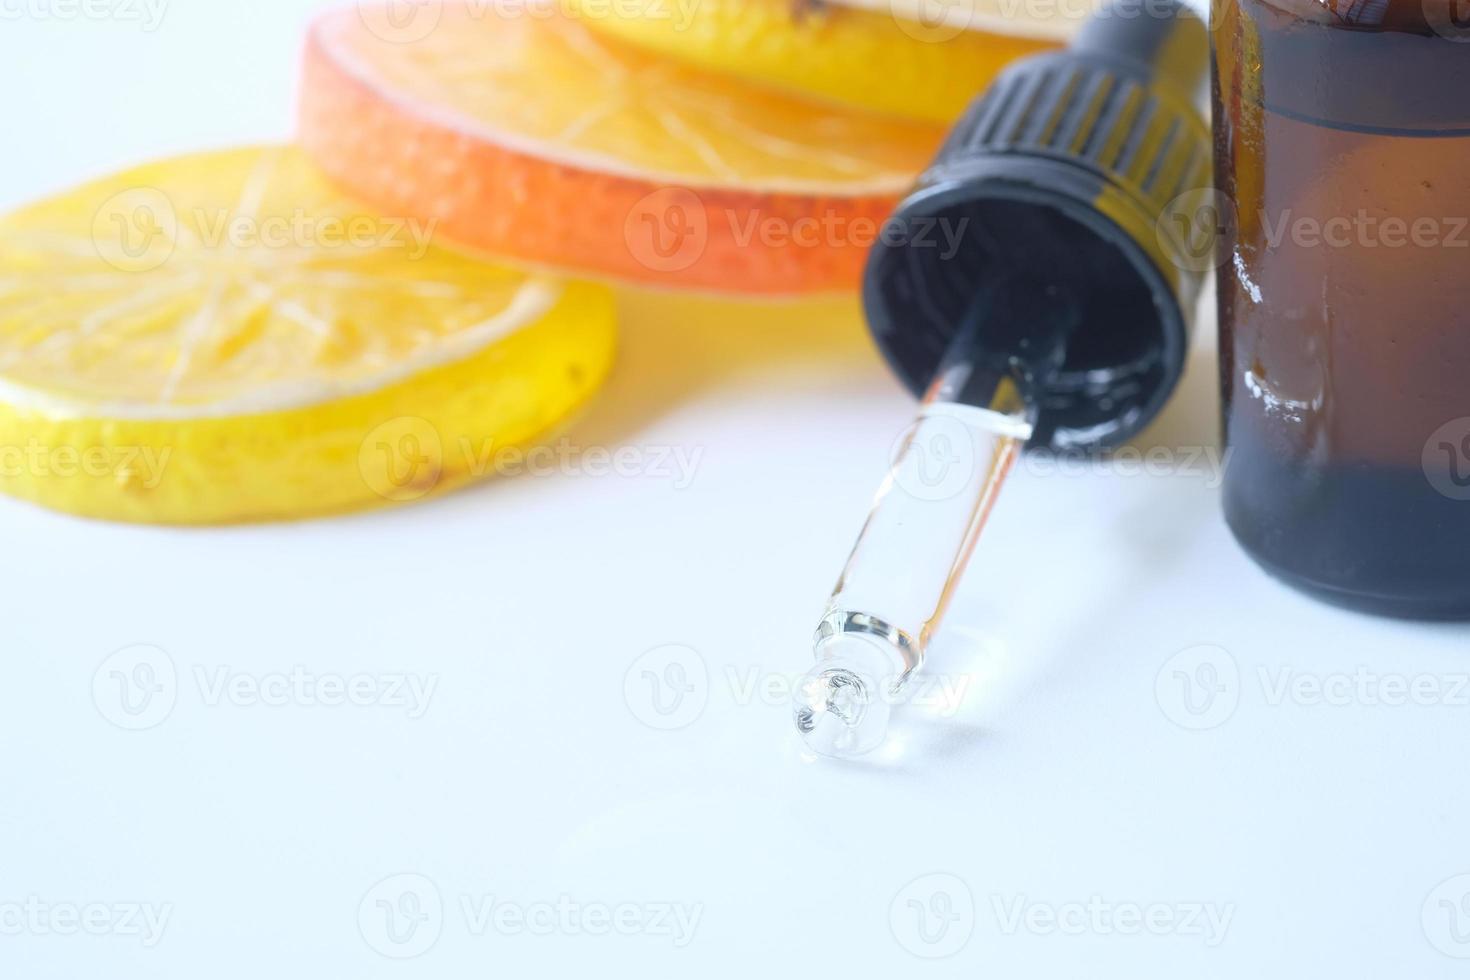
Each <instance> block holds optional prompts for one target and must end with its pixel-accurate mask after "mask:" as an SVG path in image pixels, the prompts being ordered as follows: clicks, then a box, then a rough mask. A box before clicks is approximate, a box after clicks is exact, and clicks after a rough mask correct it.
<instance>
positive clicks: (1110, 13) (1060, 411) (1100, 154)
mask: <svg viewBox="0 0 1470 980" xmlns="http://www.w3.org/2000/svg"><path fill="white" fill-rule="evenodd" d="M1208 69H1209V50H1208V34H1207V31H1206V29H1205V26H1204V24H1203V23H1202V22H1201V21H1200V19H1199V18H1198V17H1197V16H1196V15H1195V14H1194V13H1193V12H1192V11H1190V10H1189V9H1188V8H1186V7H1183V6H1181V5H1179V4H1177V3H1175V2H1174V0H1118V2H1114V3H1112V4H1111V5H1110V6H1107V7H1104V8H1103V9H1102V10H1101V11H1099V13H1097V14H1096V15H1094V18H1093V19H1092V20H1091V21H1090V22H1089V23H1088V24H1087V26H1086V27H1085V28H1084V29H1083V30H1082V32H1081V33H1080V35H1079V36H1078V39H1077V41H1076V42H1075V43H1074V44H1073V45H1072V46H1071V47H1070V48H1068V49H1067V50H1064V51H1059V52H1055V53H1051V54H1046V55H1041V56H1039V57H1035V58H1031V59H1027V60H1026V61H1022V62H1018V63H1017V64H1015V65H1013V66H1012V67H1011V68H1010V69H1009V70H1007V71H1006V72H1005V73H1004V74H1002V75H1001V77H1000V78H998V79H997V80H996V82H995V83H994V85H992V86H991V88H990V89H989V91H987V92H986V93H985V94H984V95H983V96H981V98H980V99H979V100H977V101H976V102H975V103H974V104H973V105H972V106H971V107H970V109H969V111H968V112H967V113H966V114H965V116H964V118H963V119H962V120H961V121H960V123H959V124H958V125H957V126H956V127H955V129H954V130H953V132H952V133H951V134H950V136H949V139H948V140H947V141H946V143H945V145H944V147H943V149H942V150H941V151H940V153H939V156H938V157H937V158H936V159H935V161H934V163H933V165H932V166H931V167H930V169H929V170H928V171H927V172H926V173H925V174H924V175H923V176H922V177H921V178H920V180H919V182H918V184H917V185H916V187H915V188H914V190H913V191H912V192H911V193H910V195H909V196H908V197H907V198H906V199H905V200H904V202H903V203H902V204H901V205H900V207H899V209H898V210H897V211H896V212H895V214H894V215H893V217H892V218H891V219H890V225H889V229H888V231H887V232H886V233H885V235H884V236H883V238H882V241H881V242H880V244H878V245H877V246H875V248H874V250H873V253H872V255H871V256H870V259H869V265H868V270H867V277H866V281H865V286H864V301H865V304H866V307H867V315H868V322H869V325H870V327H871V328H872V331H873V333H874V336H875V338H876V339H877V342H878V344H879V346H880V347H881V349H882V350H883V353H884V355H885V356H886V357H887V358H888V360H889V362H890V364H891V365H892V366H893V368H894V370H895V371H896V372H897V373H898V374H899V376H900V377H901V378H902V379H903V381H904V382H905V383H906V384H907V385H908V387H909V388H910V389H912V390H913V391H914V392H915V393H916V394H922V393H923V392H924V390H925V389H926V388H927V387H928V386H929V384H930V381H931V380H932V379H933V377H934V374H935V371H936V369H937V368H938V366H939V364H940V361H941V359H942V358H943V357H944V355H945V353H946V350H947V349H948V348H949V346H950V343H951V341H952V340H953V338H954V337H955V335H956V334H957V333H959V332H960V329H961V327H962V326H963V325H964V323H965V320H966V317H967V316H969V315H972V311H974V310H975V309H976V308H977V304H976V298H977V296H980V295H982V294H983V293H984V292H985V291H986V290H987V288H989V287H991V286H997V285H998V284H1000V283H1003V282H1007V283H1014V282H1015V281H1017V280H1018V279H1022V280H1025V281H1030V282H1036V283H1040V284H1044V285H1046V286H1047V287H1049V288H1050V287H1059V288H1061V289H1063V290H1065V291H1066V292H1067V293H1068V294H1069V295H1070V296H1071V297H1072V298H1073V301H1074V302H1075V304H1076V307H1077V309H1078V310H1080V321H1079V322H1080V325H1079V326H1078V327H1077V328H1076V329H1075V330H1074V332H1073V333H1072V334H1071V337H1070V340H1069V341H1068V344H1067V349H1066V356H1065V360H1064V363H1063V366H1062V368H1061V370H1060V371H1059V372H1056V373H1053V374H1051V375H1050V377H1049V379H1048V380H1047V381H1046V382H1045V385H1044V388H1043V390H1042V391H1041V392H1040V393H1039V400H1040V404H1041V416H1040V420H1039V425H1038V429H1037V433H1036V436H1035V437H1034V438H1033V440H1032V445H1033V446H1050V447H1053V448H1072V447H1086V448H1092V447H1107V446H1113V445H1117V444H1118V443H1120V442H1123V441H1125V440H1126V439H1128V438H1129V437H1131V436H1133V435H1135V434H1136V433H1137V432H1138V431H1139V430H1140V429H1142V428H1143V427H1144V426H1145V425H1147V424H1148V422H1149V421H1150V420H1151V419H1152V418H1153V417H1154V416H1155V415H1156V414H1157V413H1158V411H1159V410H1160V409H1161V408H1162V407H1163V404H1164V402H1165V401H1166V400H1167V399H1168V397H1169V395H1170V394H1171V393H1172V391H1173V389H1174V387H1175V385H1176V384H1177V382H1178V379H1179V376H1180V374H1181V373H1182V371H1183V366H1184V355H1185V349H1186V347H1187V346H1188V337H1189V332H1190V324H1191V321H1192V319H1193V313H1194V310H1195V306H1196V303H1197V300H1198V296H1199V291H1200V288H1201V286H1202V285H1203V281H1204V276H1205V274H1206V272H1207V271H1208V269H1209V268H1210V267H1211V266H1212V265H1213V263H1212V262H1198V261H1192V260H1190V258H1189V257H1188V256H1185V257H1184V260H1183V261H1181V260H1180V257H1179V256H1177V255H1175V254H1174V250H1173V249H1172V248H1171V247H1170V244H1169V236H1168V235H1167V234H1165V233H1164V232H1165V231H1166V230H1167V226H1168V224H1169V223H1170V220H1171V218H1172V217H1173V216H1172V215H1171V213H1170V212H1171V210H1178V209H1180V208H1181V205H1183V206H1189V202H1191V201H1192V200H1197V199H1199V198H1200V195H1204V196H1205V198H1204V200H1205V203H1209V200H1210V199H1209V198H1208V195H1209V188H1210V167H1211V144H1210V133H1209V130H1208V128H1207V126H1206V125H1205V123H1204V120H1203V119H1202V117H1201V113H1200V109H1199V106H1200V104H1201V103H1202V101H1203V89H1204V85H1205V82H1206V79H1207V77H1208ZM1186 217H1187V218H1189V219H1190V220H1192V219H1193V215H1187V216H1186ZM947 243H948V244H947ZM982 305H983V304H982ZM1045 327H1046V325H1045V324H1038V325H1037V329H1038V330H1044V329H1045ZM969 333H970V335H971V336H974V337H975V338H976V339H975V343H977V344H979V345H982V346H983V345H985V344H986V339H987V336H988V335H990V336H994V337H1000V336H1003V335H1004V336H1010V335H1013V334H1014V328H1013V327H1010V326H1008V327H1007V328H1006V329H1001V328H999V327H997V329H996V332H995V333H993V334H992V333H991V332H990V331H987V329H986V326H985V323H984V322H981V323H980V324H979V328H978V329H976V330H974V331H970V332H969ZM996 342H997V343H999V342H1000V341H999V340H997V341H996Z"/></svg>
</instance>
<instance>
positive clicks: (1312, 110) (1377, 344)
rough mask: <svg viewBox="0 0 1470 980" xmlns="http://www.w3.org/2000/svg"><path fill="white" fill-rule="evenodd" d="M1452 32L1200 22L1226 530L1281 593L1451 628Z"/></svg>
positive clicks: (1464, 286)
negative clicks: (1210, 109) (1211, 77)
mask: <svg viewBox="0 0 1470 980" xmlns="http://www.w3.org/2000/svg"><path fill="white" fill-rule="evenodd" d="M1460 6H1461V7H1463V6H1464V5H1463V4H1461V5H1460ZM1467 12H1470V8H1467ZM1456 14H1457V0H1351V2H1348V0H1322V2H1316V0H1273V2H1271V3H1265V2H1261V0H1219V2H1218V3H1217V5H1216V9H1215V22H1214V32H1215V86H1214V95H1215V114H1216V172H1217V178H1216V179H1217V184H1218V188H1219V192H1220V195H1221V197H1222V199H1221V201H1220V202H1219V204H1220V210H1221V212H1222V213H1223V214H1224V215H1225V217H1226V219H1227V220H1226V221H1225V222H1224V226H1223V228H1222V231H1223V238H1224V244H1225V246H1226V248H1225V249H1224V250H1223V251H1222V253H1221V259H1222V262H1221V266H1220V277H1219V280H1220V290H1219V292H1220V324H1221V381H1222V385H1223V389H1224V406H1225V435H1226V442H1227V448H1228V451H1229V453H1230V456H1229V462H1228V469H1227V476H1226V485H1225V509H1226V516H1227V519H1228V520H1229V522H1230V526H1231V528H1232V529H1233V531H1234V532H1235V535H1236V537H1237V538H1238V539H1239V540H1240V541H1241V543H1242V544H1243V545H1244V546H1245V547H1246V549H1247V550H1248V551H1249V552H1250V553H1251V554H1252V555H1253V556H1254V557H1255V558H1256V560H1257V561H1259V562H1260V563H1261V564H1263V565H1264V566H1265V567H1266V568H1267V569H1269V570H1270V571H1271V572H1273V573H1274V574H1276V575H1278V576H1279V577H1281V578H1283V579H1286V580H1287V581H1289V582H1291V583H1292V584H1294V585H1297V586H1299V587H1301V588H1304V589H1307V590H1309V591H1312V592H1315V593H1317V594H1318V595H1320V596H1322V597H1324V598H1327V599H1330V600H1333V601H1337V602H1340V603H1344V604H1348V605H1352V606H1355V607H1358V608H1363V609H1368V610H1371V611H1375V612H1381V613H1387V614H1393V615H1403V616H1413V617H1428V618H1470V19H1467V20H1458V21H1457V20H1456ZM1462 16H1463V15H1462Z"/></svg>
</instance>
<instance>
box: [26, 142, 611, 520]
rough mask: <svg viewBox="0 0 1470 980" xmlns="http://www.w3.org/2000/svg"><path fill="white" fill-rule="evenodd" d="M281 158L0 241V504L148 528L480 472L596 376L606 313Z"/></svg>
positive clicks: (165, 166) (60, 218)
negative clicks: (370, 205) (364, 204)
mask: <svg viewBox="0 0 1470 980" xmlns="http://www.w3.org/2000/svg"><path fill="white" fill-rule="evenodd" d="M434 233H435V228H434V226H433V224H432V223H429V222H423V221H419V220H416V219H411V218H404V219H398V218H394V217H391V216H384V215H374V214H368V213H365V212H364V211H363V210H362V209H361V208H360V207H359V206H357V205H354V204H353V203H351V202H349V201H348V200H346V199H344V198H343V197H341V196H340V194H339V193H338V192H336V191H334V190H333V189H332V188H331V187H330V185H328V184H327V183H326V182H325V181H324V180H323V179H322V178H321V177H320V176H318V174H317V172H316V171H315V169H314V168H313V167H312V166H311V165H310V163H309V162H308V161H307V160H306V158H305V156H304V155H303V154H302V153H300V152H299V151H297V150H295V149H290V148H284V147H270V148H254V149H241V150H230V151H224V152H218V153H207V154H199V155H195V156H186V157H180V158H177V159H171V160H165V161H161V162H158V163H154V164H151V165H148V166H144V167H141V168H138V169H136V170H132V171H129V172H126V173H122V174H118V175H115V176H112V177H108V178H106V179H103V180H100V181H97V182H95V183H91V184H88V185H86V186H83V187H80V188H78V189H76V190H73V191H71V192H69V193H66V194H63V195H61V196H59V197H55V198H52V199H50V200H47V201H44V202H41V203H39V204H35V205H32V206H30V207H27V208H25V209H23V210H21V211H19V212H16V213H14V214H11V215H9V216H8V217H5V218H3V219H0V490H4V491H5V492H7V493H10V494H13V495H15V496H19V497H23V498H26V499H29V500H33V501H36V502H38V503H41V504H44V505H47V506H50V507H54V508H56V509H59V510H65V511H69V512H72V513H77V514H84V515H89V516H95V517H102V518H109V519H115V520H128V521H145V522H157V523H181V524H195V523H221V522H232V521H244V520H259V519H278V518H288V517H298V516H302V515H307V514H317V513H324V512H331V511H339V510H345V509H351V508H356V507H362V506H367V505H371V504H376V503H383V502H386V501H404V500H411V499H416V498H418V497H422V496H425V495H427V494H428V493H431V492H433V491H436V490H442V489H445V488H447V487H451V486H454V485H457V484H460V483H463V482H465V481H466V480H468V479H470V478H472V477H474V476H477V475H485V472H486V464H485V461H486V460H487V459H493V458H494V457H495V455H496V453H495V451H496V450H499V449H503V448H507V447H514V446H516V445H520V444H524V443H525V442H527V441H529V440H531V439H534V438H535V437H536V436H537V435H539V434H541V433H543V432H544V431H545V430H547V429H548V428H549V427H551V426H552V425H554V424H555V423H556V422H557V421H559V420H560V419H562V418H563V417H565V416H566V415H567V414H568V413H569V412H570V411H572V410H573V409H574V408H576V407H577V406H578V405H580V404H581V403H582V402H583V401H584V400H585V399H586V398H587V397H588V395H590V394H591V393H592V391H593V390H594V389H595V388H596V387H597V386H598V384H599V383H600V382H601V380H602V379H603V377H604V376H605V375H606V373H607V371H608V368H609V366H610V364H611V361H612V357H613V350H614V341H615V324H614V301H613V298H612V296H611V294H610V293H609V291H608V290H606V289H605V288H603V287H600V286H594V285H588V284H579V283H563V282H560V281H557V280H555V279H550V278H540V277H536V276H531V275H527V274H526V273H524V272H517V271H511V270H507V269H503V268H499V267H496V266H492V265H487V264H485V263H482V262H477V261H474V260H471V259H467V258H464V257H462V256H459V255H457V254H455V253H452V252H448V251H445V250H442V249H439V248H437V247H435V246H434V244H433V238H434Z"/></svg>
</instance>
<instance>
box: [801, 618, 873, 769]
mask: <svg viewBox="0 0 1470 980" xmlns="http://www.w3.org/2000/svg"><path fill="white" fill-rule="evenodd" d="M838 642H841V640H840V639H839V638H835V637H834V638H831V639H829V640H828V641H827V645H828V646H831V645H834V644H835V643H838ZM846 642H847V644H850V645H853V646H856V645H858V644H862V643H864V641H863V640H861V639H857V638H847V640H846ZM881 667H882V659H881V657H880V656H878V655H877V651H865V650H862V649H854V650H851V651H850V652H839V651H830V655H829V656H826V657H823V658H822V659H821V660H820V661H819V662H818V663H817V665H816V666H815V667H813V668H812V669H811V670H810V671H809V672H808V673H807V675H806V676H805V677H804V678H802V681H801V683H800V684H799V685H797V688H796V691H795V693H794V695H793V697H792V704H791V709H792V717H793V719H794V720H795V722H796V730H797V732H798V733H799V734H800V735H801V737H802V739H803V740H804V741H805V742H806V745H807V747H808V748H810V749H811V750H812V751H813V752H816V753H817V754H818V755H825V756H830V757H833V758H839V759H842V758H852V757H855V756H860V755H865V754H866V753H868V752H871V751H873V750H874V749H876V748H877V747H878V746H880V745H882V744H883V742H884V740H885V739H886V738H887V737H888V719H889V716H890V715H891V714H892V710H893V699H892V697H891V696H890V693H889V692H890V689H891V687H892V679H891V678H890V679H886V680H885V679H884V678H883V677H882V675H881Z"/></svg>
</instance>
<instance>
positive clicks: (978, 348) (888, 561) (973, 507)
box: [792, 277, 1078, 757]
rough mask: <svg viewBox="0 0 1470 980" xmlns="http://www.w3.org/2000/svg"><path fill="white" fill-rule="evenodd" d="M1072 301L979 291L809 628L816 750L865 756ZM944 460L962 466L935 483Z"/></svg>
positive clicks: (1031, 419) (801, 716) (993, 486)
mask: <svg viewBox="0 0 1470 980" xmlns="http://www.w3.org/2000/svg"><path fill="white" fill-rule="evenodd" d="M1077 319H1078V312H1077V305H1076V304H1075V303H1074V302H1072V301H1071V300H1070V298H1069V297H1067V296H1066V295H1064V294H1063V293H1061V291H1059V290H1058V289H1057V288H1056V287H1053V286H1048V285H1042V284H1038V283H1036V282H1035V281H1034V280H1031V279H1029V278H1025V277H1011V278H1008V279H1006V280H1004V281H1002V282H1000V283H999V284H997V285H995V286H993V287H992V288H990V289H988V290H985V291H983V292H982V294H981V295H980V296H979V297H978V298H977V300H976V302H975V304H974V305H973V307H972V309H971V311H970V315H969V316H968V317H967V318H966V325H965V327H964V328H963V329H962V330H961V331H960V332H959V333H958V334H957V335H956V336H955V338H954V339H953V341H952V342H951V344H950V347H949V350H948V352H947V353H946V355H945V358H944V360H943V361H942V362H941V366H940V369H939V371H938V372H937V374H936V376H935V379H934V381H933V383H932V385H931V386H930V389H929V392H928V394H927V396H926V397H925V399H924V404H923V407H922V408H921V410H920V412H919V416H918V419H917V420H916V421H915V423H914V425H913V426H912V427H911V429H910V431H909V433H908V435H907V438H906V439H905V440H904V442H903V444H902V446H901V448H900V450H899V452H898V456H897V458H896V459H895V460H894V463H893V466H892V468H891V469H890V471H889V473H888V476H887V478H886V479H885V480H884V482H883V485H882V487H881V488H880V489H879V491H878V495H877V499H876V500H875V502H874V504H873V508H872V511H871V512H870V513H869V515H868V520H867V522H866V524H865V525H864V526H863V530H862V533H861V534H860V535H859V537H858V541H857V544H856V546H855V547H854V548H853V551H852V555H851V556H850V557H849V559H848V562H847V565H846V567H845V569H844V570H843V573H842V576H841V578H840V579H839V580H838V583H837V588H836V589H835V590H834V592H833V595H832V599H831V601H830V602H829V604H828V607H827V610H826V613H825V614H824V616H823V618H822V621H821V623H820V624H819V625H818V627H817V633H816V638H815V645H814V653H815V655H816V660H817V663H816V666H815V667H814V668H813V669H812V670H811V672H809V673H808V674H807V676H806V678H805V679H804V680H803V682H802V684H801V685H799V686H798V688H797V691H796V692H795V695H794V697H793V703H792V710H793V717H794V720H795V723H796V729H797V731H798V733H799V734H800V735H801V736H802V738H803V739H804V740H805V742H806V744H807V746H808V747H810V748H811V749H812V750H813V751H815V752H817V753H819V754H822V755H828V756H838V757H844V756H855V755H862V754H864V753H867V752H871V751H872V750H873V749H876V748H877V747H878V746H880V745H881V744H883V742H884V741H885V739H886V738H887V732H888V724H889V720H890V716H891V714H892V710H893V707H894V706H895V704H897V703H898V702H900V701H901V700H902V698H903V696H904V691H905V687H906V685H907V682H908V680H909V679H910V677H911V676H912V675H913V674H914V672H915V671H917V670H918V669H919V668H920V666H921V665H922V664H923V661H924V655H925V651H926V648H927V646H928V644H929V641H930V639H931V637H932V636H933V634H934V632H935V631H936V630H937V629H938V626H939V622H940V620H941V618H942V617H943V615H944V612H945V609H946V608H947V607H948V605H949V602H950V599H951V597H952V595H953V592H954V588H955V586H956V584H957V583H958V581H959V578H960V576H961V574H962V572H963V571H964V569H965V566H966V565H967V564H968V562H969V560H970V557H971V555H972V554H973V552H974V550H975V546H976V543H977V542H978V540H979V537H980V533H981V531H982V530H983V529H984V527H985V524H986V521H987V520H988V519H989V516H990V513H991V510H992V508H993V507H994V505H995V501H996V499H997V497H998V495H999V493H1000V488H1001V487H1002V486H1003V485H1004V483H1005V480H1006V477H1007V475H1008V474H1009V473H1010V472H1011V469H1012V468H1013V466H1014V464H1015V461H1016V459H1017V458H1018V457H1019V455H1020V453H1021V451H1022V450H1023V449H1024V447H1025V445H1026V443H1027V442H1028V441H1029V440H1030V438H1031V435H1032V433H1033V431H1034V430H1035V425H1036V420H1037V417H1038V415H1039V414H1040V407H1039V406H1040V404H1041V394H1042V392H1044V390H1045V387H1046V384H1047V382H1048V381H1049V380H1050V379H1051V378H1052V377H1054V376H1055V374H1056V372H1057V371H1058V370H1060V368H1061V365H1062V362H1063V360H1064V357H1065V352H1066V341H1067V338H1068V337H1069V336H1070V335H1071V333H1072V330H1073V329H1074V327H1075V326H1076V322H1077ZM940 456H946V457H947V458H948V459H949V463H947V464H946V466H947V467H948V466H952V465H954V464H956V463H958V465H959V467H960V469H959V471H958V474H957V475H955V474H954V473H953V472H952V471H951V472H946V474H945V477H944V478H942V479H941V480H940V481H939V482H937V483H936V482H935V481H934V479H933V477H934V472H935V471H934V469H933V463H934V461H935V459H936V458H937V457H940Z"/></svg>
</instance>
